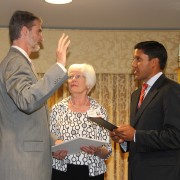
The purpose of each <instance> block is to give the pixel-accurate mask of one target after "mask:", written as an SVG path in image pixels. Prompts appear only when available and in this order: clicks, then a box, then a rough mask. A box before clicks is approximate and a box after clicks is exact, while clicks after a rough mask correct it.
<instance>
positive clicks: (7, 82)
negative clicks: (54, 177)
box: [0, 48, 67, 180]
mask: <svg viewBox="0 0 180 180" xmlns="http://www.w3.org/2000/svg"><path fill="white" fill-rule="evenodd" d="M66 79H67V75H66V73H65V72H64V71H63V70H62V69H61V68H60V67H59V65H57V64H54V65H53V66H52V67H51V68H50V69H49V70H48V71H47V72H46V73H45V75H44V77H43V79H40V80H38V79H37V77H36V73H35V72H34V71H33V69H32V68H31V66H30V64H29V61H28V60H27V59H26V57H25V56H24V55H23V54H22V53H21V52H20V51H19V50H17V49H15V48H11V49H10V51H9V53H8V55H7V56H6V58H5V59H4V60H3V61H2V62H1V64H0V179H2V180H50V179H51V163H52V162H51V160H52V157H51V144H50V131H49V117H48V110H47V107H46V100H47V99H48V97H50V96H51V95H52V94H53V92H54V91H55V90H57V89H58V87H59V86H60V85H61V84H62V83H63V82H64V81H65V80H66Z"/></svg>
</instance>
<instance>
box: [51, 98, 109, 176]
mask: <svg viewBox="0 0 180 180" xmlns="http://www.w3.org/2000/svg"><path fill="white" fill-rule="evenodd" d="M70 98H71V97H68V98H66V99H64V100H62V101H61V102H59V103H57V104H56V105H54V106H53V108H52V112H51V114H50V131H51V133H53V134H55V135H56V136H57V137H58V139H61V140H64V141H69V140H72V139H74V138H76V137H86V138H92V139H96V140H101V141H105V142H107V144H105V145H104V146H105V147H106V148H107V149H108V151H109V156H110V155H111V153H112V147H111V144H110V139H109V132H108V131H107V130H106V129H104V128H102V127H100V126H97V125H96V124H95V123H93V122H91V121H90V120H88V119H87V117H88V115H87V114H88V111H91V112H92V111H93V112H95V113H96V114H97V115H98V116H99V115H100V116H101V117H102V118H104V119H107V113H106V110H105V108H103V107H102V106H101V105H100V104H98V103H97V102H96V101H95V100H94V99H92V98H91V97H89V100H90V109H89V110H88V111H87V112H84V113H81V112H73V111H71V110H70V109H69V108H68V102H69V100H70ZM109 156H108V157H109ZM67 164H75V165H87V166H88V167H89V176H97V175H99V174H102V173H104V172H105V171H106V164H105V162H104V159H101V158H99V157H98V156H95V155H92V154H87V153H85V152H83V151H81V152H80V153H76V154H72V155H67V156H66V157H65V159H63V160H57V159H55V158H53V165H52V167H53V168H55V169H57V170H60V171H64V172H65V171H67Z"/></svg>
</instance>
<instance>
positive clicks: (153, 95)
mask: <svg viewBox="0 0 180 180" xmlns="http://www.w3.org/2000/svg"><path fill="white" fill-rule="evenodd" d="M165 79H166V77H165V75H164V74H162V75H161V76H160V77H159V79H158V80H157V81H156V82H155V83H154V85H153V86H152V87H151V89H150V91H149V92H148V94H147V95H146V97H145V99H144V101H143V103H142V105H141V107H140V108H139V109H137V104H138V101H139V96H140V91H141V88H140V89H138V90H137V92H136V94H134V99H133V102H132V116H131V117H134V118H133V119H132V118H131V124H132V126H133V127H134V126H136V124H137V123H138V121H139V119H140V117H141V115H142V114H143V112H144V111H145V110H146V108H148V106H149V104H150V103H151V101H152V100H153V99H154V98H156V96H157V95H158V93H159V88H160V87H161V85H162V83H163V82H164V81H165Z"/></svg>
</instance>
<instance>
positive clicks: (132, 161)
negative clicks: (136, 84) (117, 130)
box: [129, 74, 180, 180]
mask: <svg viewBox="0 0 180 180" xmlns="http://www.w3.org/2000/svg"><path fill="white" fill-rule="evenodd" d="M140 91H141V89H138V90H137V91H135V92H134V93H133V94H132V98H131V113H130V124H131V125H132V126H133V127H134V128H135V129H136V136H135V137H136V142H135V143H134V142H131V143H130V144H129V145H130V147H129V180H179V179H180V85H179V84H178V83H176V82H174V81H172V80H170V79H168V78H166V77H165V75H164V74H163V75H161V76H160V77H159V79H158V80H157V81H156V82H155V83H154V85H153V86H152V87H151V89H150V91H149V92H148V94H147V96H146V97H145V99H144V101H143V103H142V105H141V107H140V109H139V110H137V104H138V101H139V96H140Z"/></svg>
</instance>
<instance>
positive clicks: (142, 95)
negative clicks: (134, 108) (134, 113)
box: [138, 83, 148, 108]
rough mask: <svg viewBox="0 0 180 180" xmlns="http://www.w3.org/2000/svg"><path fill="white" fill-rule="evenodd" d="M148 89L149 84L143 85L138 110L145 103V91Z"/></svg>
mask: <svg viewBox="0 0 180 180" xmlns="http://www.w3.org/2000/svg"><path fill="white" fill-rule="evenodd" d="M147 87H148V84H146V83H144V84H143V85H142V89H141V94H140V98H139V103H138V108H140V106H141V104H142V102H143V99H144V95H145V91H146V89H147Z"/></svg>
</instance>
